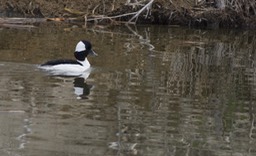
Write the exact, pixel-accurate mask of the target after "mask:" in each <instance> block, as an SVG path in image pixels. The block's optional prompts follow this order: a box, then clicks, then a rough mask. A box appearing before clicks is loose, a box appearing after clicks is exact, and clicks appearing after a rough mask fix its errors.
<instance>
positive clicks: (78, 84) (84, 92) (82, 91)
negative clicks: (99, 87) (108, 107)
mask: <svg viewBox="0 0 256 156" xmlns="http://www.w3.org/2000/svg"><path fill="white" fill-rule="evenodd" d="M92 87H93V86H92V85H89V84H87V83H86V82H85V78H83V77H76V78H75V80H74V90H75V94H76V95H77V99H88V97H87V96H88V95H89V94H90V91H91V88H92Z"/></svg>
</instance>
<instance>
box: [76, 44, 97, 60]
mask: <svg viewBox="0 0 256 156" xmlns="http://www.w3.org/2000/svg"><path fill="white" fill-rule="evenodd" d="M89 54H91V55H94V56H97V54H96V53H95V52H94V51H93V50H92V44H91V43H90V42H89V41H86V40H81V41H79V42H78V43H77V45H76V49H75V53H74V56H75V58H76V59H77V60H79V61H84V60H85V58H86V57H87V56H88V55H89Z"/></svg>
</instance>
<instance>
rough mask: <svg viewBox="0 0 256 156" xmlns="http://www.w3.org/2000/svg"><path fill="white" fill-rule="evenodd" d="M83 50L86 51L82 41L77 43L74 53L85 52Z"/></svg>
mask: <svg viewBox="0 0 256 156" xmlns="http://www.w3.org/2000/svg"><path fill="white" fill-rule="evenodd" d="M85 50H86V48H85V44H84V43H83V42H82V41H80V42H78V43H77V45H76V52H80V51H85Z"/></svg>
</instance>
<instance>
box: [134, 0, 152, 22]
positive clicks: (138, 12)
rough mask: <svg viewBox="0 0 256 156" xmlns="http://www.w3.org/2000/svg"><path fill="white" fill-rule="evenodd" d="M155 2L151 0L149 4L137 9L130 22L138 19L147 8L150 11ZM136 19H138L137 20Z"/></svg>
mask: <svg viewBox="0 0 256 156" xmlns="http://www.w3.org/2000/svg"><path fill="white" fill-rule="evenodd" d="M153 2H154V0H151V1H150V2H148V4H146V5H145V6H144V7H143V8H141V9H140V10H139V11H137V13H136V15H134V16H133V17H132V18H131V19H130V20H129V22H131V21H132V20H134V19H135V18H136V19H137V18H138V17H139V15H140V14H141V13H142V12H143V11H144V10H145V9H147V10H148V12H149V10H150V8H151V5H152V3H153ZM148 12H147V16H148ZM136 21H137V20H136ZM136 21H135V23H136Z"/></svg>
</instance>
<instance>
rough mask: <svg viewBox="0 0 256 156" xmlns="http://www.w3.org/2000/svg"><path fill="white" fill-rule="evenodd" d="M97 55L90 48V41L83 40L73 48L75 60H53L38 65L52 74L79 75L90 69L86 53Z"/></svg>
mask: <svg viewBox="0 0 256 156" xmlns="http://www.w3.org/2000/svg"><path fill="white" fill-rule="evenodd" d="M89 54H91V55H97V54H96V53H95V52H94V51H93V50H92V49H91V43H90V42H88V41H85V40H82V41H80V42H78V44H77V46H76V50H75V53H74V55H75V57H76V59H77V60H54V61H48V62H46V63H44V64H42V65H40V68H41V69H44V70H46V71H49V72H50V74H52V75H64V76H81V75H83V74H84V73H85V72H87V71H89V70H90V66H91V65H90V63H89V61H88V59H87V55H89Z"/></svg>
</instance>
